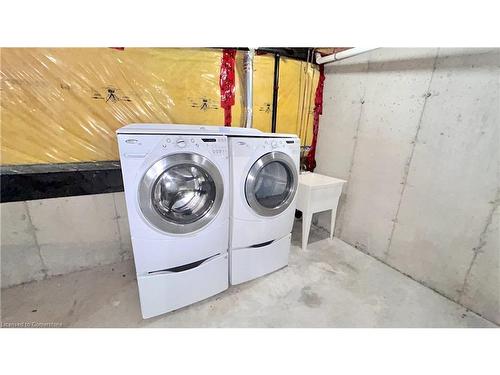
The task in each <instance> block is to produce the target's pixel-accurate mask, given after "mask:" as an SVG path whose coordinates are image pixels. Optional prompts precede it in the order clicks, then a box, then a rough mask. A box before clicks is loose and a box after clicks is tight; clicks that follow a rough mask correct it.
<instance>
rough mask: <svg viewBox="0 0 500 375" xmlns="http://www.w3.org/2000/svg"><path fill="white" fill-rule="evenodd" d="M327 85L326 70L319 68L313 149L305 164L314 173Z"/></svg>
mask: <svg viewBox="0 0 500 375" xmlns="http://www.w3.org/2000/svg"><path fill="white" fill-rule="evenodd" d="M324 84H325V69H324V66H323V65H320V66H319V80H318V86H317V87H316V94H315V96H314V118H313V139H312V144H311V149H310V150H309V153H308V154H307V157H306V160H305V164H306V168H307V170H308V171H311V172H312V171H314V169H315V168H316V144H317V143H318V131H319V116H320V115H321V114H323V88H324Z"/></svg>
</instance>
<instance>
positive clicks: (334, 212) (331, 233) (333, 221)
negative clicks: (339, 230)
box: [330, 206, 337, 240]
mask: <svg viewBox="0 0 500 375" xmlns="http://www.w3.org/2000/svg"><path fill="white" fill-rule="evenodd" d="M336 218H337V206H335V208H333V209H332V217H331V220H330V239H331V240H332V239H333V234H334V232H335V219H336Z"/></svg>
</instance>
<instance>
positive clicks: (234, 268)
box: [229, 234, 292, 285]
mask: <svg viewBox="0 0 500 375" xmlns="http://www.w3.org/2000/svg"><path fill="white" fill-rule="evenodd" d="M291 237H292V236H291V234H288V235H286V236H285V237H282V238H281V239H279V240H276V241H273V242H272V243H270V244H269V245H267V246H262V247H249V248H243V249H237V250H230V258H231V268H230V272H229V273H230V275H229V278H230V282H231V285H236V284H240V283H244V282H245V281H249V280H252V279H256V278H257V277H260V276H263V275H266V274H268V273H271V272H273V271H276V270H279V269H280V268H283V267H285V266H286V265H288V255H289V253H290V244H291Z"/></svg>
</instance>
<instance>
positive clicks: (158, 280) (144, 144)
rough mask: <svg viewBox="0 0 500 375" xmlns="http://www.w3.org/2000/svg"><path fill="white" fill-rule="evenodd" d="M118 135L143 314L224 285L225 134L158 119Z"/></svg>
mask: <svg viewBox="0 0 500 375" xmlns="http://www.w3.org/2000/svg"><path fill="white" fill-rule="evenodd" d="M117 134H118V144H119V150H120V160H121V167H122V174H123V181H124V188H125V198H126V203H127V212H128V218H129V224H130V232H131V237H132V247H133V252H134V261H135V266H136V272H137V282H138V286H139V297H140V303H141V310H142V314H143V317H144V318H149V317H153V316H156V315H160V314H163V313H165V312H168V311H172V310H175V309H178V308H180V307H183V306H186V305H189V304H191V303H194V302H197V301H200V300H202V299H205V298H207V297H210V296H212V295H214V294H217V293H219V292H222V291H223V290H225V289H227V288H228V236H229V232H228V227H229V159H228V142H227V137H225V136H221V135H219V132H218V130H217V129H216V128H214V129H210V127H206V128H205V127H198V126H192V125H186V126H179V125H160V124H153V125H150V124H148V125H142V124H134V125H129V126H126V127H123V128H121V129H119V130H118V131H117Z"/></svg>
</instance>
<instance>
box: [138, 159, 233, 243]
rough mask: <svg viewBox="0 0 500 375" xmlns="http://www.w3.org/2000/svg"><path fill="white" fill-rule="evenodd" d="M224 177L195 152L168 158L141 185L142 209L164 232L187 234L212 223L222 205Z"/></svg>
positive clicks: (151, 168) (152, 169) (152, 222)
mask: <svg viewBox="0 0 500 375" xmlns="http://www.w3.org/2000/svg"><path fill="white" fill-rule="evenodd" d="M223 196H224V184H223V180H222V176H221V174H220V172H219V170H218V169H217V167H216V166H215V164H213V163H212V162H211V161H210V160H208V159H207V158H206V157H204V156H202V155H199V154H194V153H179V154H173V155H168V156H166V157H164V158H163V159H160V160H158V161H157V162H156V163H154V164H153V165H152V166H151V167H150V168H149V169H148V170H147V171H146V173H145V174H144V176H143V177H142V179H141V181H140V183H139V207H140V209H141V212H142V214H143V215H144V217H145V218H146V219H147V221H148V222H149V223H150V224H151V225H153V226H154V227H156V228H157V229H160V230H161V231H164V232H168V233H172V234H187V233H191V232H194V231H197V230H198V229H200V228H203V227H204V226H206V225H207V224H208V223H210V222H211V221H212V220H213V219H214V218H215V216H216V215H217V213H218V212H219V209H220V207H221V204H222V199H223Z"/></svg>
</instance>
